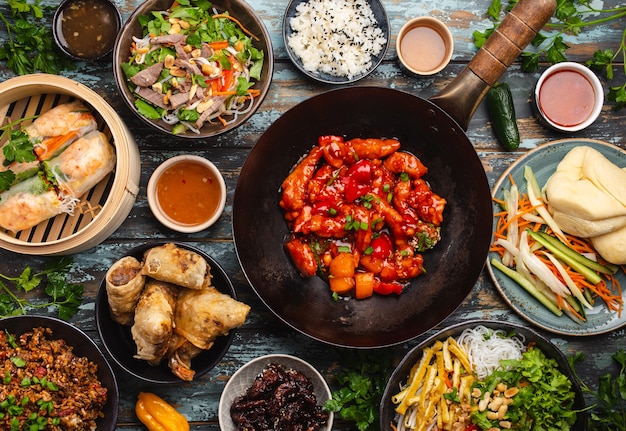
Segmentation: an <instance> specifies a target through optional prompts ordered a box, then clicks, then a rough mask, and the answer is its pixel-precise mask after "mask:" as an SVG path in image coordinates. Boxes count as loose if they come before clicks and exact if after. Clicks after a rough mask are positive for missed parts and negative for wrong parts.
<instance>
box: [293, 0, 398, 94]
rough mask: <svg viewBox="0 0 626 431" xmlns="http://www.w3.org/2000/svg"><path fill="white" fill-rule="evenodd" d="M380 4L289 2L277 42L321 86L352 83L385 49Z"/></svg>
mask: <svg viewBox="0 0 626 431" xmlns="http://www.w3.org/2000/svg"><path fill="white" fill-rule="evenodd" d="M389 39H390V29H389V20H388V18H387V13H386V11H385V8H384V6H383V5H382V3H381V2H380V0H324V1H322V0H291V1H290V2H289V5H288V6H287V9H286V11H285V15H284V16H283V40H284V42H285V48H286V50H287V54H288V55H289V58H290V59H291V61H292V62H293V64H294V65H295V66H296V67H297V68H298V69H299V70H300V71H301V72H302V73H304V74H305V75H307V76H308V77H310V78H312V79H314V80H316V81H319V82H323V83H326V84H347V83H351V82H355V81H358V80H360V79H362V78H364V77H366V76H367V75H369V74H370V73H371V72H373V71H374V69H376V67H378V65H379V64H380V63H381V61H382V60H383V58H384V57H385V53H386V52H387V48H388V47H389Z"/></svg>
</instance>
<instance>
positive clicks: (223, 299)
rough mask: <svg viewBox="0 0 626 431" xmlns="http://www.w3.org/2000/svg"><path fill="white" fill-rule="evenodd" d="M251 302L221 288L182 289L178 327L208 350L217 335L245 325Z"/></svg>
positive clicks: (176, 315) (179, 301) (180, 333)
mask: <svg viewBox="0 0 626 431" xmlns="http://www.w3.org/2000/svg"><path fill="white" fill-rule="evenodd" d="M249 311H250V306H249V305H247V304H244V303H243V302H239V301H237V300H236V299H234V298H232V297H231V296H230V295H226V294H224V293H221V292H220V291H218V290H217V289H216V288H215V287H208V288H206V289H201V290H193V289H181V291H180V292H179V294H178V300H177V302H176V311H175V317H174V324H175V331H176V333H177V334H179V335H182V336H183V337H185V338H186V339H187V340H189V341H190V342H191V343H192V344H193V345H195V346H196V347H199V348H200V349H205V350H208V349H210V348H211V346H212V345H213V342H214V341H215V339H216V338H217V337H219V336H221V335H227V334H228V332H229V331H230V330H231V329H234V328H238V327H240V326H241V325H243V324H244V323H245V321H246V317H247V316H248V312H249Z"/></svg>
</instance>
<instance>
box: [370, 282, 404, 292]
mask: <svg viewBox="0 0 626 431" xmlns="http://www.w3.org/2000/svg"><path fill="white" fill-rule="evenodd" d="M374 292H376V293H378V294H379V295H391V294H392V293H395V294H396V295H400V294H401V293H402V285H401V284H400V283H384V282H382V281H381V282H379V283H376V284H375V285H374Z"/></svg>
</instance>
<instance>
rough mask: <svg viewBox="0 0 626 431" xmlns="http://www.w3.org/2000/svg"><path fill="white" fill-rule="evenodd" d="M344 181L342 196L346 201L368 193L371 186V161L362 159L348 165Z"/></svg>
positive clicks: (351, 200)
mask: <svg viewBox="0 0 626 431" xmlns="http://www.w3.org/2000/svg"><path fill="white" fill-rule="evenodd" d="M344 182H345V188H344V196H345V197H346V200H347V201H348V202H354V201H355V200H357V199H358V198H360V197H361V196H364V195H366V194H367V193H369V191H370V190H371V188H372V187H371V182H372V163H371V162H370V161H369V160H366V159H362V160H359V161H358V162H356V163H355V164H354V165H352V166H350V168H349V169H348V173H347V175H346V176H345V177H344Z"/></svg>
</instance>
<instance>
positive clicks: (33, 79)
mask: <svg viewBox="0 0 626 431" xmlns="http://www.w3.org/2000/svg"><path fill="white" fill-rule="evenodd" d="M74 99H80V100H82V101H83V102H84V103H85V105H86V106H87V107H89V108H90V110H91V112H92V114H93V115H94V116H95V117H96V120H97V121H98V125H99V129H100V131H102V132H103V133H104V134H105V135H106V136H107V137H108V138H109V142H110V143H111V144H112V145H114V147H115V152H116V159H117V161H116V165H115V169H114V172H112V173H111V174H109V175H108V176H107V177H106V178H105V179H103V180H102V181H101V182H100V183H99V184H97V185H96V186H95V187H94V188H92V189H91V190H90V191H89V192H88V193H86V194H85V195H84V196H82V197H81V198H80V202H79V204H78V205H77V207H76V209H75V211H74V214H73V215H69V214H61V215H58V216H56V217H54V218H52V219H50V220H47V221H44V222H42V223H40V224H38V225H37V226H34V227H32V228H31V229H28V230H24V231H21V232H18V233H13V232H10V231H5V230H3V229H0V247H2V248H4V249H6V250H10V251H14V252H16V253H23V254H31V255H49V256H54V255H67V254H73V253H78V252H81V251H85V250H88V249H90V248H92V247H94V246H96V245H98V244H100V243H101V242H102V241H104V240H105V239H106V238H108V237H109V236H110V235H111V234H113V232H115V231H116V230H117V228H118V227H119V226H120V225H121V224H122V223H123V222H124V220H125V219H126V217H127V216H128V214H129V213H130V211H131V209H132V207H133V204H134V203H135V199H136V197H137V194H138V192H139V178H140V174H141V163H140V159H139V149H138V148H137V145H136V143H135V140H134V138H133V136H132V134H131V133H130V131H129V129H128V128H127V127H126V125H125V124H124V122H123V121H122V119H121V118H120V117H119V116H118V115H117V113H116V112H115V110H113V108H112V107H111V106H110V105H109V104H108V103H107V102H106V101H105V100H104V99H103V98H102V97H100V95H98V94H97V93H96V92H94V91H93V90H91V89H90V88H88V87H86V86H85V85H83V84H81V83H79V82H76V81H73V80H71V79H68V78H64V77H61V76H56V75H48V74H43V73H41V74H33V75H25V76H19V77H16V78H11V79H9V80H7V81H5V82H3V83H0V125H4V124H7V123H8V122H10V121H16V120H19V119H20V118H25V117H28V116H32V115H39V114H42V113H43V112H45V111H47V110H49V109H51V108H52V107H54V106H56V105H59V104H61V103H65V102H68V101H70V100H74ZM26 124H28V123H27V122H25V123H24V125H26Z"/></svg>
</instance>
